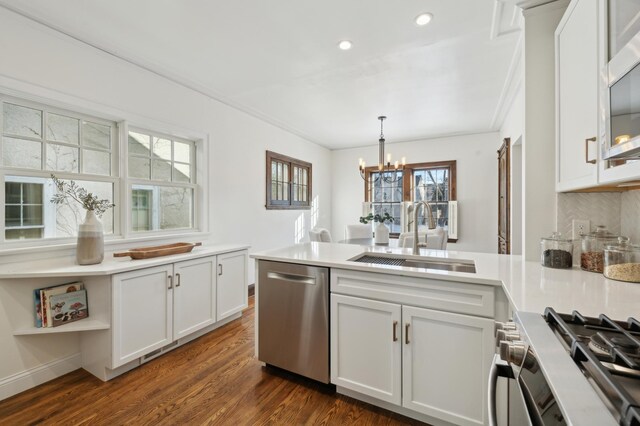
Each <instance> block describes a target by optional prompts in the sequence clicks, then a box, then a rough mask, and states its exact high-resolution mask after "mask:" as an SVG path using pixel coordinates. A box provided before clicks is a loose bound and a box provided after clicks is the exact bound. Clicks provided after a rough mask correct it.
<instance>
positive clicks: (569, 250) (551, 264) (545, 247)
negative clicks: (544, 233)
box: [540, 232, 573, 269]
mask: <svg viewBox="0 0 640 426" xmlns="http://www.w3.org/2000/svg"><path fill="white" fill-rule="evenodd" d="M540 247H541V250H540V263H541V264H542V266H546V267H548V268H561V269H567V268H571V266H573V241H572V240H567V239H563V238H562V235H561V234H560V233H559V232H554V233H553V234H551V236H550V237H547V238H540Z"/></svg>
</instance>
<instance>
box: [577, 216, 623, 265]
mask: <svg viewBox="0 0 640 426" xmlns="http://www.w3.org/2000/svg"><path fill="white" fill-rule="evenodd" d="M581 238H582V253H580V267H581V268H582V269H583V270H585V271H589V272H600V273H602V269H603V267H604V248H605V246H607V245H611V244H615V243H616V241H618V235H614V234H612V233H611V232H609V230H608V229H607V228H606V227H604V226H597V227H596V230H595V231H593V232H590V233H588V234H583V235H581Z"/></svg>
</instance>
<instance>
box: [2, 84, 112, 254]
mask: <svg viewBox="0 0 640 426" xmlns="http://www.w3.org/2000/svg"><path fill="white" fill-rule="evenodd" d="M0 105H1V109H2V118H1V119H0V130H1V132H0V135H1V140H0V142H1V144H2V154H1V155H0V172H1V173H0V177H1V178H2V180H3V190H4V192H3V194H4V197H3V198H4V203H5V207H4V209H3V210H4V220H2V221H1V223H0V230H1V231H2V232H0V235H1V237H0V238H2V240H3V241H7V242H15V240H38V239H65V238H69V239H70V238H72V237H74V236H75V235H76V234H77V230H78V225H79V224H80V223H82V221H83V220H84V210H83V209H82V207H81V206H80V205H78V204H77V203H75V202H69V203H68V204H63V205H54V204H52V203H50V201H49V200H50V198H51V196H52V195H53V193H55V188H54V186H53V183H52V181H51V179H50V175H51V174H52V173H53V174H55V175H56V177H58V178H59V179H62V180H75V181H76V182H77V183H78V184H79V185H80V186H82V187H84V188H85V189H87V191H89V192H93V193H94V194H96V195H97V196H98V197H99V198H106V199H108V200H111V201H113V200H117V198H118V195H119V194H118V192H119V191H118V188H117V183H118V181H119V179H118V173H117V170H118V169H117V167H116V166H115V162H116V160H117V153H118V150H117V140H118V139H117V126H116V124H115V123H114V122H112V121H108V120H104V119H101V118H98V117H93V116H88V115H85V114H81V113H76V112H72V111H67V110H62V109H59V108H54V107H50V106H47V105H43V104H39V103H34V102H30V101H25V100H21V99H15V98H11V97H7V96H2V95H0ZM33 185H41V186H38V187H39V188H41V189H42V191H41V194H42V201H41V204H37V205H29V203H25V200H26V201H29V200H28V199H25V198H24V197H23V198H21V199H20V203H21V204H20V205H21V206H22V207H20V209H18V208H17V204H15V203H12V202H11V200H9V196H11V197H13V198H12V200H13V201H15V200H17V198H16V195H15V190H16V188H18V187H21V188H28V189H30V191H33V190H34V189H33V188H36V186H33ZM9 191H14V192H12V193H11V194H9V193H8V192H9ZM27 198H28V197H27ZM18 210H19V211H20V212H21V213H20V214H21V215H22V216H20V220H23V221H25V220H26V223H28V224H30V225H26V226H25V225H23V226H21V227H20V228H21V229H23V231H18V228H17V227H16V224H17V222H16V221H17V220H18V216H17V214H18V213H17V212H18ZM36 210H38V211H39V213H38V214H41V215H42V217H41V218H40V217H37V218H35V219H34V217H33V215H32V213H33V212H34V211H36ZM36 222H38V223H40V222H41V224H35V223H36ZM102 222H103V225H104V228H105V233H106V234H118V233H119V231H120V230H119V227H118V224H119V214H118V211H117V210H114V209H111V210H109V211H107V212H106V213H105V214H104V215H103V217H102ZM27 229H32V230H33V229H41V230H42V231H41V232H40V231H37V232H36V231H28V232H27Z"/></svg>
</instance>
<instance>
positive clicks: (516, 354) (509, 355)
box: [500, 340, 527, 365]
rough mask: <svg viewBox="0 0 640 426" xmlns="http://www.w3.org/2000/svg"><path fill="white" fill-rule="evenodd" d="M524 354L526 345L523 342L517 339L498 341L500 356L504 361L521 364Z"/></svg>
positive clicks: (525, 353)
mask: <svg viewBox="0 0 640 426" xmlns="http://www.w3.org/2000/svg"><path fill="white" fill-rule="evenodd" d="M526 355H527V347H526V345H525V343H524V342H522V341H519V340H516V341H514V342H509V341H505V340H503V341H502V342H500V358H502V359H503V360H504V361H506V362H508V363H511V364H515V365H521V364H522V361H524V358H525V356H526Z"/></svg>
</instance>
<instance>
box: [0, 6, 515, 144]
mask: <svg viewBox="0 0 640 426" xmlns="http://www.w3.org/2000/svg"><path fill="white" fill-rule="evenodd" d="M0 4H3V5H5V6H7V7H9V8H11V9H13V10H16V11H19V12H20V13H22V14H24V15H26V16H30V17H32V18H34V19H36V20H38V21H40V22H44V23H46V24H47V25H50V26H52V27H54V28H57V29H60V30H61V31H63V32H65V33H67V34H69V35H72V36H74V37H76V38H78V39H80V40H83V41H86V42H87V43H90V44H92V45H94V46H96V47H99V48H101V49H104V50H106V51H109V52H111V53H114V54H116V55H118V56H120V57H122V58H125V59H127V60H129V61H131V62H135V63H137V64H139V65H142V66H144V67H146V68H150V69H153V70H154V71H156V72H158V73H159V74H163V75H166V76H168V77H170V78H172V79H174V80H176V81H179V82H181V83H183V84H185V85H188V86H190V87H192V88H195V89H197V90H200V91H202V92H204V93H206V94H208V95H210V96H213V97H215V98H217V99H219V100H221V101H223V102H225V103H228V104H230V105H233V106H235V107H238V108H240V109H242V110H244V111H247V112H250V113H251V114H253V115H256V116H258V117H260V118H262V119H265V120H266V121H269V122H271V123H273V124H276V125H278V126H280V127H283V128H285V129H287V130H289V131H292V132H294V133H296V134H298V135H301V136H303V137H305V138H307V139H309V140H311V141H314V142H317V143H319V144H321V145H324V146H326V147H329V148H332V149H339V148H346V147H355V146H363V145H371V144H375V143H376V141H377V137H378V134H379V122H378V121H377V116H378V115H387V116H388V120H387V121H386V122H385V135H386V137H387V141H388V142H397V141H405V140H415V139H423V138H429V137H434V136H441V135H451V134H463V133H476V132H486V131H491V130H496V128H495V127H496V126H498V125H499V124H500V123H496V116H497V114H498V109H500V108H501V107H504V93H503V92H504V87H505V82H507V81H508V79H509V78H510V76H511V75H512V73H510V72H509V70H510V67H511V68H513V66H512V58H513V57H514V53H515V52H516V45H517V42H518V37H519V34H518V31H515V30H516V29H517V25H518V20H517V19H516V15H515V14H514V10H515V9H514V7H513V6H510V5H505V4H502V3H496V1H495V0H397V1H393V0H322V1H310V0H271V1H264V0H225V1H221V0H181V1H178V0H135V1H132V0H110V1H109V0H102V1H98V0H94V1H86V0H56V1H50V0H30V1H28V2H26V1H22V0H0ZM507 8H510V9H507ZM421 12H431V13H432V14H433V15H434V18H433V20H432V22H431V23H430V24H429V25H427V26H425V27H418V26H416V25H415V24H414V22H413V19H414V17H415V16H417V15H418V14H419V13H421ZM494 16H495V19H494ZM492 24H493V26H492ZM342 39H348V40H351V41H352V42H353V44H354V47H353V49H352V50H350V51H346V52H345V51H341V50H339V49H338V48H337V44H338V42H339V41H340V40H342Z"/></svg>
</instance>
